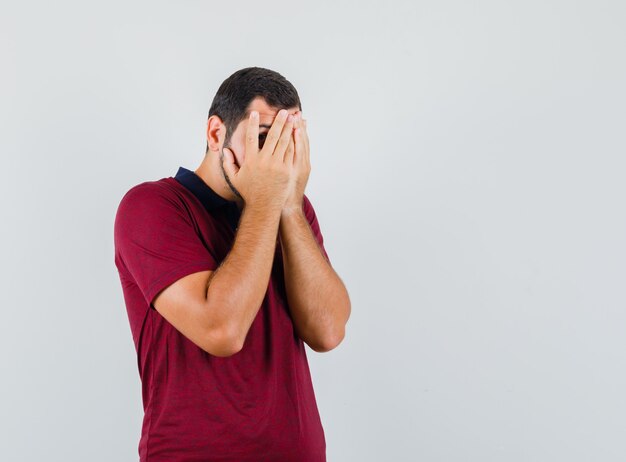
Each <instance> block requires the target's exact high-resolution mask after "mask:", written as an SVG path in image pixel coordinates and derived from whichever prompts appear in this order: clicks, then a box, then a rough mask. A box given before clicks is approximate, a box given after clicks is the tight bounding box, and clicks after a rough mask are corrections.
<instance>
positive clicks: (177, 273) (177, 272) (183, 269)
mask: <svg viewBox="0 0 626 462" xmlns="http://www.w3.org/2000/svg"><path fill="white" fill-rule="evenodd" d="M216 269H217V265H215V264H214V263H212V262H208V261H206V260H205V261H201V262H195V263H190V264H186V265H184V266H179V267H178V268H175V269H173V270H172V271H170V272H168V273H167V274H165V275H163V276H161V277H160V278H159V279H157V280H156V281H154V282H153V283H152V284H150V286H149V287H148V289H146V292H145V293H144V297H145V299H146V302H147V303H148V304H149V305H150V307H151V308H153V305H152V301H153V300H154V297H155V296H156V295H157V294H158V293H159V292H161V291H162V290H163V289H165V288H166V287H167V286H169V285H171V284H173V283H174V282H176V281H177V280H179V279H180V278H182V277H185V276H188V275H189V274H192V273H197V272H199V271H208V270H210V271H215V270H216Z"/></svg>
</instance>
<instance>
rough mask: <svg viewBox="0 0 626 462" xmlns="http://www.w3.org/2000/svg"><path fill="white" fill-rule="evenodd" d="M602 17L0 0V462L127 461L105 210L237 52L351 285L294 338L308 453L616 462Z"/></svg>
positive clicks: (129, 402) (133, 425)
mask: <svg viewBox="0 0 626 462" xmlns="http://www.w3.org/2000/svg"><path fill="white" fill-rule="evenodd" d="M625 31H626V7H625V6H624V3H623V2H619V1H614V2H607V1H593V2H592V1H560V2H557V1H492V2H486V1H478V2H465V1H456V2H453V1H437V2H435V1H433V2H419V1H388V2H373V1H351V2H347V1H343V2H341V1H334V2H332V3H331V2H327V3H324V2H308V4H307V5H303V4H302V3H301V2H278V1H255V2H241V1H240V2H221V3H218V2H208V1H205V2H201V1H177V2H174V1H171V2H160V1H152V2H130V1H126V2H119V1H107V2H98V3H90V2H85V1H81V2H79V1H75V2H70V1H57V2H43V1H39V2H17V1H14V2H9V3H6V2H3V4H2V6H1V7H0V56H1V59H2V71H1V72H0V124H1V135H0V153H1V156H2V158H1V159H2V160H1V167H2V181H1V182H0V188H1V189H0V200H1V201H2V203H1V207H2V208H1V210H2V225H1V227H0V229H1V233H2V234H1V235H0V242H1V246H2V247H1V248H0V251H1V255H2V267H1V268H2V278H1V280H2V292H1V294H2V305H3V306H2V311H1V313H2V320H1V322H0V342H1V343H0V352H1V353H0V354H1V355H2V356H1V358H2V379H1V380H0V435H1V436H0V445H1V446H0V459H2V460H6V461H42V460H46V461H63V462H67V461H86V460H89V461H133V460H137V459H138V457H137V444H138V441H139V436H140V430H141V428H140V425H141V419H142V416H143V414H142V408H141V394H140V382H139V375H138V370H137V363H136V357H135V351H134V346H133V343H132V338H131V334H130V328H129V325H128V319H127V315H126V311H125V306H124V301H123V298H122V291H121V286H120V284H119V279H118V275H117V271H116V268H115V266H114V262H113V242H112V239H113V219H114V214H115V211H116V208H117V205H118V203H119V200H120V199H121V197H122V195H123V193H124V192H125V191H126V190H128V189H129V188H130V187H131V186H133V185H135V184H137V183H140V182H142V181H146V180H154V179H159V178H162V177H166V176H171V175H174V174H175V172H176V170H177V169H178V167H179V166H185V167H187V168H190V169H195V168H196V167H197V166H198V165H199V164H200V162H201V160H202V157H203V155H204V148H205V139H204V135H205V132H204V129H205V121H206V118H207V113H208V109H209V106H210V103H211V100H212V98H213V95H214V94H215V92H216V90H217V88H218V86H219V84H220V83H221V82H222V81H223V80H224V79H225V78H226V77H228V76H229V75H230V74H231V73H233V72H234V71H236V70H237V69H240V68H243V67H248V66H261V67H267V68H270V69H273V70H276V71H278V72H280V73H281V74H283V75H284V76H285V77H286V78H287V79H289V80H290V81H291V82H292V83H293V84H294V85H295V86H296V88H297V89H298V91H299V94H300V97H301V99H302V105H303V113H304V115H305V118H307V120H308V126H309V136H310V143H311V150H312V152H311V159H312V160H311V161H312V167H313V171H312V174H311V177H310V180H309V184H308V186H307V191H306V193H307V196H308V197H309V198H310V199H311V201H312V203H313V205H314V207H315V209H316V211H317V214H318V218H319V222H320V225H321V229H322V233H323V235H324V239H325V246H326V249H327V251H328V253H329V255H330V258H331V260H332V262H333V265H334V267H335V269H336V270H337V272H338V273H339V275H340V276H341V277H342V279H343V281H344V282H345V284H346V286H347V287H348V290H349V293H350V295H351V300H352V316H351V318H350V321H349V322H348V325H347V333H346V338H345V340H344V341H343V343H342V344H341V345H340V346H339V347H338V348H337V349H335V350H333V351H331V352H329V353H323V354H319V353H315V352H313V351H312V350H310V349H308V348H307V353H308V356H309V362H310V365H311V372H312V375H313V380H314V385H315V390H316V396H317V400H318V405H319V409H320V414H321V417H322V421H323V424H324V429H325V434H326V440H327V449H328V460H329V462H340V461H358V462H364V461H372V462H379V461H394V462H395V461H481V462H484V461H494V462H495V461H550V462H552V461H565V460H567V461H603V462H606V461H623V460H626V420H625V417H624V416H625V415H626V394H625V393H624V390H625V387H626V349H625V338H626V337H625V333H626V332H625V326H626V312H625V308H626V303H625V302H626V293H625V287H626V286H625V283H624V281H625V278H626V264H625V261H626V245H625V244H624V239H625V237H626V214H625V213H624V205H625V204H624V199H625V198H626V184H625V182H624V175H625V170H626V169H625V167H626V162H625V160H624V155H625V154H626V149H625V148H626V139H625V130H624V129H625V127H626V110H625V109H624V108H625V107H626V91H625V83H626V64H625V56H626V51H625V50H626V47H625V45H626V32H625Z"/></svg>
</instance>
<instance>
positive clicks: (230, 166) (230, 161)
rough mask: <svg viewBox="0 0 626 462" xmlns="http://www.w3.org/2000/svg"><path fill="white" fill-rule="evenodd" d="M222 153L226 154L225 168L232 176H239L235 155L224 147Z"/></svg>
mask: <svg viewBox="0 0 626 462" xmlns="http://www.w3.org/2000/svg"><path fill="white" fill-rule="evenodd" d="M222 154H223V156H224V170H226V173H227V174H228V176H229V177H230V178H233V177H235V176H237V172H239V167H237V165H235V155H234V154H233V152H232V151H231V150H230V149H228V148H223V149H222Z"/></svg>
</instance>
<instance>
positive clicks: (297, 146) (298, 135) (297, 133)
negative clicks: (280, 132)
mask: <svg viewBox="0 0 626 462" xmlns="http://www.w3.org/2000/svg"><path fill="white" fill-rule="evenodd" d="M293 139H294V157H295V160H294V164H297V163H299V162H300V161H301V160H302V128H301V127H298V128H296V129H295V130H294V132H293Z"/></svg>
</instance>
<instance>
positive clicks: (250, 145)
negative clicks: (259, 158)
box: [246, 111, 259, 155]
mask: <svg viewBox="0 0 626 462" xmlns="http://www.w3.org/2000/svg"><path fill="white" fill-rule="evenodd" d="M258 152H259V113H258V112H257V111H250V116H249V117H248V126H247V128H246V154H247V155H255V154H257V153H258Z"/></svg>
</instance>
